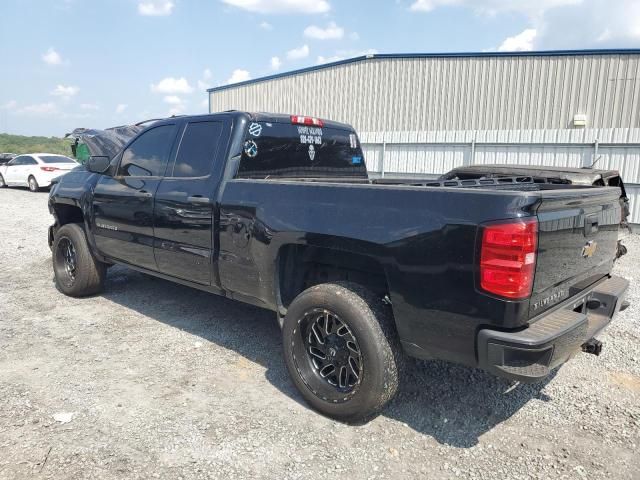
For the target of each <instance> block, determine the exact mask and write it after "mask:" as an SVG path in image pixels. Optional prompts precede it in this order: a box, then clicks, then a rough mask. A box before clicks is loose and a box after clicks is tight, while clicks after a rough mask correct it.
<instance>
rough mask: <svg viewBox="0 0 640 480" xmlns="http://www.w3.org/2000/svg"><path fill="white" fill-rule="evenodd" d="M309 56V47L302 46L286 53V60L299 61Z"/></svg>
mask: <svg viewBox="0 0 640 480" xmlns="http://www.w3.org/2000/svg"><path fill="white" fill-rule="evenodd" d="M308 56H309V46H308V45H303V46H301V47H299V48H294V49H292V50H289V51H288V52H287V58H288V59H289V60H301V59H303V58H307V57H308Z"/></svg>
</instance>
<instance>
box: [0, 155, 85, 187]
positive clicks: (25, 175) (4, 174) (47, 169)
mask: <svg viewBox="0 0 640 480" xmlns="http://www.w3.org/2000/svg"><path fill="white" fill-rule="evenodd" d="M77 166H78V163H77V162H76V161H75V160H73V159H71V158H69V157H65V156H64V155H56V154H53V153H32V154H29V155H18V156H17V157H15V158H13V159H12V160H10V161H9V162H8V163H7V164H5V165H0V188H2V187H29V190H31V191H32V192H37V191H39V190H40V189H41V188H46V187H49V186H50V185H51V182H52V180H53V179H54V178H56V177H59V176H60V175H64V174H65V173H67V172H68V171H69V170H71V169H73V168H75V167H77Z"/></svg>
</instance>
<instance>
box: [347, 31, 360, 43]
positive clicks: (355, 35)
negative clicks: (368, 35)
mask: <svg viewBox="0 0 640 480" xmlns="http://www.w3.org/2000/svg"><path fill="white" fill-rule="evenodd" d="M349 39H351V40H354V41H355V40H360V35H358V32H351V33H350V34H349Z"/></svg>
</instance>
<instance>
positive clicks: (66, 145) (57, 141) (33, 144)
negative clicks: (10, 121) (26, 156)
mask: <svg viewBox="0 0 640 480" xmlns="http://www.w3.org/2000/svg"><path fill="white" fill-rule="evenodd" d="M0 153H58V154H61V155H67V156H69V157H71V156H72V154H71V140H69V139H64V138H58V137H27V136H24V135H10V134H8V133H0Z"/></svg>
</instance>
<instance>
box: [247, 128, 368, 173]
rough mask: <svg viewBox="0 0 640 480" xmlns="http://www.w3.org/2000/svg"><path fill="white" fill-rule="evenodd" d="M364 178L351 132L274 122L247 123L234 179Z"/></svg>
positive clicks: (356, 138) (361, 158) (357, 141)
mask: <svg viewBox="0 0 640 480" xmlns="http://www.w3.org/2000/svg"><path fill="white" fill-rule="evenodd" d="M334 176H341V177H343V176H348V177H358V178H361V177H362V178H366V176H367V169H366V166H365V163H364V156H363V154H362V148H361V147H360V141H359V139H358V136H357V135H356V133H355V132H354V131H353V130H348V129H341V128H334V127H327V126H324V125H323V126H316V125H298V124H292V123H277V122H273V123H271V122H249V124H248V126H247V131H246V133H245V137H244V143H243V146H242V157H241V160H240V166H239V169H238V174H237V176H236V177H237V178H266V177H281V178H322V177H334Z"/></svg>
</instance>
